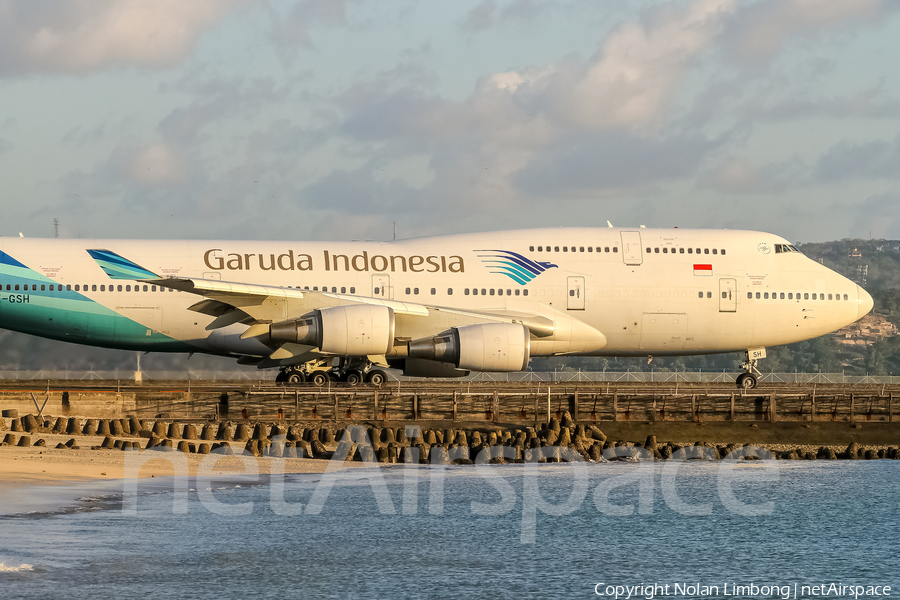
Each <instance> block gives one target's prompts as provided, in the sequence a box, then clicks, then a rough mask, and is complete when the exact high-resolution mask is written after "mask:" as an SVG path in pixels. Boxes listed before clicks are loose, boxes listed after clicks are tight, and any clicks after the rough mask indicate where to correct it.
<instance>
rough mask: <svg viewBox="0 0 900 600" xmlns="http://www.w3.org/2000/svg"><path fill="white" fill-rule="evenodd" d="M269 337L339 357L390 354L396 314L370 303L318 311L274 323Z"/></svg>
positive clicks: (386, 308)
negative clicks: (312, 347)
mask: <svg viewBox="0 0 900 600" xmlns="http://www.w3.org/2000/svg"><path fill="white" fill-rule="evenodd" d="M269 337H270V338H271V339H272V340H273V341H276V342H292V343H295V344H303V345H306V346H314V347H316V348H318V349H319V350H320V351H322V352H324V353H326V354H336V355H338V356H365V355H368V354H387V353H389V352H390V351H391V349H392V348H393V347H394V311H393V310H391V309H390V308H389V307H387V306H373V305H369V304H351V305H348V306H332V307H329V308H322V309H317V310H314V311H312V312H311V313H307V314H305V315H303V316H302V317H300V318H299V319H295V320H291V321H283V322H281V323H273V324H272V325H271V326H270V327H269Z"/></svg>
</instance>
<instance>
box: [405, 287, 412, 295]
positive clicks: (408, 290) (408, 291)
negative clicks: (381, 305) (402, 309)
mask: <svg viewBox="0 0 900 600" xmlns="http://www.w3.org/2000/svg"><path fill="white" fill-rule="evenodd" d="M411 291H412V290H411V289H409V288H406V295H407V296H409V294H410V292H411Z"/></svg>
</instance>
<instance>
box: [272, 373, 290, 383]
mask: <svg viewBox="0 0 900 600" xmlns="http://www.w3.org/2000/svg"><path fill="white" fill-rule="evenodd" d="M287 378H288V374H287V373H286V372H285V371H279V372H278V375H276V376H275V383H286V382H287Z"/></svg>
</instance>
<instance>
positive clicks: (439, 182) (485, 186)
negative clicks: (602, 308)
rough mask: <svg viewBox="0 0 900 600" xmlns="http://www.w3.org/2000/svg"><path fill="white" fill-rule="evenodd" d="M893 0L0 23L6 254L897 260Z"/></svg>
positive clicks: (899, 45) (152, 15)
mask: <svg viewBox="0 0 900 600" xmlns="http://www.w3.org/2000/svg"><path fill="white" fill-rule="evenodd" d="M898 13H900V3H898V2H896V1H891V0H880V1H879V0H755V1H731V0H693V1H676V2H653V1H643V2H642V1H629V2H617V1H611V0H607V1H596V0H594V1H587V0H585V1H580V0H569V1H566V0H560V1H555V2H541V1H538V0H508V1H502V0H487V1H481V0H472V1H454V2H437V1H431V2H413V1H406V0H378V1H375V0H302V1H298V0H283V1H278V0H271V1H254V0H192V1H191V2H183V1H182V0H29V1H28V2H19V1H13V0H0V206H2V211H3V212H2V215H3V218H2V223H3V227H2V228H0V234H3V235H16V234H17V233H18V232H20V231H21V232H23V233H24V234H25V235H28V236H35V237H37V236H50V235H52V234H53V225H52V220H53V218H54V217H58V218H59V219H60V223H61V224H60V234H61V235H62V236H64V237H127V238H249V239H338V240H346V239H390V237H391V230H392V223H393V222H396V223H397V231H398V237H414V236H418V235H429V234H438V233H452V232H462V231H481V230H490V229H508V228H518V227H538V226H569V225H596V226H604V225H605V224H606V220H607V219H609V220H611V221H612V222H613V223H614V224H616V225H629V226H633V225H639V224H643V225H647V226H648V227H652V226H658V227H671V226H679V227H726V228H748V229H749V228H752V229H761V230H765V231H771V232H774V233H778V234H781V235H784V236H786V237H788V238H790V239H792V240H795V241H818V240H826V239H835V238H843V237H869V235H870V234H871V235H873V236H874V237H893V238H900V81H898V74H897V67H896V57H897V56H898V54H900V41H898V40H900V18H898Z"/></svg>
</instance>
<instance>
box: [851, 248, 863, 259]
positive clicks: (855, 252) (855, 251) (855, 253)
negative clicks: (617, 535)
mask: <svg viewBox="0 0 900 600" xmlns="http://www.w3.org/2000/svg"><path fill="white" fill-rule="evenodd" d="M850 256H851V258H862V252H860V251H859V249H858V248H854V249H853V250H852V251H851V252H850Z"/></svg>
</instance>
